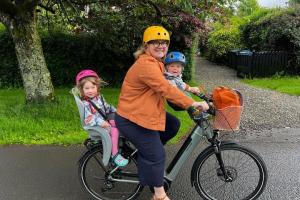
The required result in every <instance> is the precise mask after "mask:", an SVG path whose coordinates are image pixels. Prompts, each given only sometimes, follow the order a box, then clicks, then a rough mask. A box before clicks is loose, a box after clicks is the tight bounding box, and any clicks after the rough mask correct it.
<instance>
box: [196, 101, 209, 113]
mask: <svg viewBox="0 0 300 200" xmlns="http://www.w3.org/2000/svg"><path fill="white" fill-rule="evenodd" d="M192 106H193V107H195V108H197V109H199V110H201V111H207V110H208V109H209V105H208V104H207V103H206V102H205V101H202V102H197V101H196V102H194V103H193V104H192Z"/></svg>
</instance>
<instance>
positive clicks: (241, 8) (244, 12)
mask: <svg viewBox="0 0 300 200" xmlns="http://www.w3.org/2000/svg"><path fill="white" fill-rule="evenodd" d="M257 9H259V4H258V2H257V0H241V1H240V2H239V5H238V10H237V14H238V16H242V17H243V16H249V15H251V14H252V13H253V12H254V11H256V10H257Z"/></svg>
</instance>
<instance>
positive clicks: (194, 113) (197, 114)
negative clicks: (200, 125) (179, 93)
mask: <svg viewBox="0 0 300 200" xmlns="http://www.w3.org/2000/svg"><path fill="white" fill-rule="evenodd" d="M195 95H196V96H198V97H199V98H200V99H202V100H204V101H206V103H207V104H208V106H209V109H208V110H207V111H206V113H208V114H211V115H215V108H214V106H213V104H212V102H213V100H212V98H211V97H208V96H206V95H205V94H203V93H199V94H198V95H197V94H195ZM187 111H188V113H189V115H190V117H191V118H192V119H193V120H194V121H198V120H199V119H201V118H203V116H202V111H201V110H199V109H197V108H195V107H193V106H190V107H189V108H188V110H187Z"/></svg>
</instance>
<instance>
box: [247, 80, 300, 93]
mask: <svg viewBox="0 0 300 200" xmlns="http://www.w3.org/2000/svg"><path fill="white" fill-rule="evenodd" d="M243 82H245V83H247V84H249V85H252V86H254V87H260V88H267V89H271V90H276V91H278V92H281V93H286V94H289V95H296V96H300V77H299V76H298V77H272V78H261V79H258V78H255V79H244V80H243Z"/></svg>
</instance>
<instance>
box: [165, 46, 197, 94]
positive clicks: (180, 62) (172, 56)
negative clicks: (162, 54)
mask: <svg viewBox="0 0 300 200" xmlns="http://www.w3.org/2000/svg"><path fill="white" fill-rule="evenodd" d="M185 65H186V59H185V56H184V55H183V54H182V53H180V52H178V51H172V52H170V53H168V54H167V56H166V59H165V69H166V71H165V72H164V76H165V78H166V79H167V80H168V81H169V82H170V83H171V84H172V85H174V86H175V87H177V88H178V89H180V90H181V91H183V92H184V93H185V94H187V95H188V96H189V93H193V94H199V93H200V90H199V88H198V87H191V86H189V85H188V84H186V83H185V82H184V81H183V80H182V72H183V70H184V66H185Z"/></svg>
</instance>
